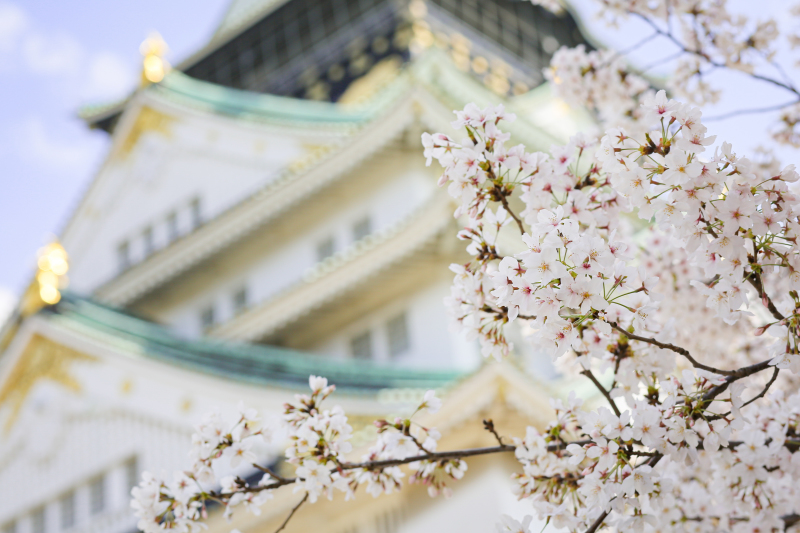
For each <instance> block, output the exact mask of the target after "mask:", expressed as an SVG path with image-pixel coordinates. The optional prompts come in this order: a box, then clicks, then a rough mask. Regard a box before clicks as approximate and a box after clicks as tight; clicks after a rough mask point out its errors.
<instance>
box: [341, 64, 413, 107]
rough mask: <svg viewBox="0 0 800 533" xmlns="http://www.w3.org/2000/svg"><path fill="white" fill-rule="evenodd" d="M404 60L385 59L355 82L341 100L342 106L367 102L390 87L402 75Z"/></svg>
mask: <svg viewBox="0 0 800 533" xmlns="http://www.w3.org/2000/svg"><path fill="white" fill-rule="evenodd" d="M402 65H403V60H402V58H401V57H400V56H398V55H393V56H390V57H387V58H386V59H383V60H382V61H380V62H379V63H377V64H376V65H375V66H374V67H372V68H371V69H370V70H369V72H367V73H366V74H364V75H363V76H361V77H360V78H358V79H357V80H355V81H353V82H352V83H351V84H350V85H349V86H348V87H347V90H346V91H345V92H344V94H342V96H341V97H340V98H339V103H340V104H342V105H357V104H363V103H364V102H367V101H368V100H369V99H370V98H372V97H373V96H374V95H375V94H376V93H377V92H378V91H380V90H381V89H383V88H384V87H386V86H387V85H389V83H391V82H392V81H394V80H395V78H397V76H398V74H400V69H401V67H402Z"/></svg>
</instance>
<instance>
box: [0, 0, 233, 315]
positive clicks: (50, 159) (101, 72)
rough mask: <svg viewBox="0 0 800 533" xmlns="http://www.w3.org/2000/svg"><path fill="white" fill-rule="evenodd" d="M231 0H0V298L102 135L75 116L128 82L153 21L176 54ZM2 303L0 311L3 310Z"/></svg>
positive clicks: (55, 221) (191, 46) (53, 224)
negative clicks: (80, 110) (89, 104)
mask: <svg viewBox="0 0 800 533" xmlns="http://www.w3.org/2000/svg"><path fill="white" fill-rule="evenodd" d="M227 4H228V0H169V1H167V2H164V1H155V0H136V1H130V0H124V1H123V0H115V1H113V2H109V1H108V0H81V1H79V2H64V1H44V0H25V1H24V2H22V1H6V0H0V79H1V80H2V83H0V162H2V163H1V164H0V257H1V258H2V259H0V293H3V294H5V295H6V297H5V298H3V294H0V307H2V306H3V304H2V301H7V300H8V296H7V295H8V294H9V293H12V294H13V293H19V292H20V291H21V290H23V289H24V287H25V286H26V285H27V283H28V281H29V279H30V276H31V275H32V268H33V265H34V261H35V256H36V251H37V249H38V248H39V247H41V246H42V245H43V244H45V243H46V242H47V240H48V239H49V236H50V235H52V234H54V233H57V232H58V231H59V229H60V228H61V227H62V226H63V224H64V222H65V220H66V219H67V217H68V216H69V214H70V212H71V210H72V209H73V208H74V206H75V205H76V203H77V202H78V200H79V198H80V196H81V193H82V191H83V190H84V189H85V188H86V187H87V186H88V184H89V182H90V181H91V179H92V177H93V174H94V171H95V169H96V168H97V167H98V166H99V164H100V162H101V160H102V158H103V156H104V154H105V151H106V149H107V146H108V136H107V135H106V134H105V133H103V132H97V131H90V130H88V129H87V128H86V127H85V126H84V125H83V123H82V122H81V121H80V120H79V119H78V118H77V117H76V111H77V110H78V108H79V107H80V106H81V105H83V104H86V103H97V102H104V101H108V100H114V99H116V98H119V97H120V96H124V95H125V94H126V93H127V92H128V91H130V90H131V89H132V88H133V87H135V85H136V83H137V81H138V76H139V68H140V64H141V57H140V55H139V44H140V43H141V42H142V40H143V39H144V38H145V37H146V36H147V35H148V34H149V32H150V31H151V30H157V31H159V32H160V33H161V34H162V36H163V37H164V39H165V40H166V42H167V43H168V45H169V46H170V54H169V58H170V59H171V61H172V62H173V63H175V62H177V61H180V60H181V59H182V58H184V57H186V56H188V55H189V54H190V53H191V52H193V51H194V50H196V49H197V48H199V47H200V46H202V45H203V44H204V43H205V42H206V41H207V39H208V38H209V36H210V35H211V33H212V32H213V31H214V28H215V27H216V24H217V22H218V21H219V20H220V18H221V17H222V15H223V13H224V11H225V8H226V7H227ZM2 314H3V313H2V309H0V315H2Z"/></svg>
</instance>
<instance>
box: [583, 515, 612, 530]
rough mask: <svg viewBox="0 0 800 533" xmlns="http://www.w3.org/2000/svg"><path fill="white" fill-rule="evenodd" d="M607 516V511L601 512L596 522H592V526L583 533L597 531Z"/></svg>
mask: <svg viewBox="0 0 800 533" xmlns="http://www.w3.org/2000/svg"><path fill="white" fill-rule="evenodd" d="M607 516H608V511H603V512H602V513H601V514H600V516H598V517H597V520H595V521H594V522H592V525H591V526H589V529H587V530H586V531H585V532H584V533H594V532H595V531H597V528H599V527H600V526H601V525H603V520H605V519H606V517H607Z"/></svg>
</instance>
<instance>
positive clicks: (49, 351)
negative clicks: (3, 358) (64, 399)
mask: <svg viewBox="0 0 800 533" xmlns="http://www.w3.org/2000/svg"><path fill="white" fill-rule="evenodd" d="M97 360H98V359H97V358H96V357H94V356H91V355H86V354H84V353H81V352H78V351H76V350H73V349H72V348H68V347H66V346H64V345H62V344H59V343H57V342H55V341H53V340H51V339H48V338H47V337H43V336H41V335H39V334H34V335H33V336H32V337H31V340H30V342H28V345H27V346H26V347H25V349H24V351H23V352H22V355H21V356H20V358H19V360H18V361H17V363H16V365H14V368H12V369H11V372H10V373H9V375H8V377H7V378H6V381H5V383H4V384H3V386H2V388H1V389H0V409H3V408H4V407H6V406H9V407H10V409H11V412H10V413H9V414H8V416H7V418H6V423H5V428H4V429H5V431H9V430H10V429H11V427H12V426H13V425H14V422H16V420H17V418H18V417H19V413H20V410H21V409H22V406H23V405H24V404H25V400H26V399H27V398H28V395H29V394H30V392H31V391H32V390H33V388H34V387H35V386H36V385H37V384H38V383H39V382H40V381H43V380H47V381H53V382H55V383H58V384H59V385H61V386H62V387H64V388H66V389H67V390H69V391H72V392H74V393H76V394H80V393H81V392H82V387H81V384H80V382H79V381H78V380H77V379H76V378H75V377H74V376H73V375H72V374H71V373H70V367H71V366H72V364H73V363H75V362H96V361H97Z"/></svg>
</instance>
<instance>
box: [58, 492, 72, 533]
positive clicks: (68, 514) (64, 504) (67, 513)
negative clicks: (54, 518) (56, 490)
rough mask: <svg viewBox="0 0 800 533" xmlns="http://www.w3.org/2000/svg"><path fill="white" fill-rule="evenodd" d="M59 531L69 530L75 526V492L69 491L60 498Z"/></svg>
mask: <svg viewBox="0 0 800 533" xmlns="http://www.w3.org/2000/svg"><path fill="white" fill-rule="evenodd" d="M59 507H60V511H61V529H69V528H71V527H72V526H74V525H75V491H73V490H71V491H69V492H68V493H66V494H65V495H63V496H62V497H61V501H60V502H59Z"/></svg>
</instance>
